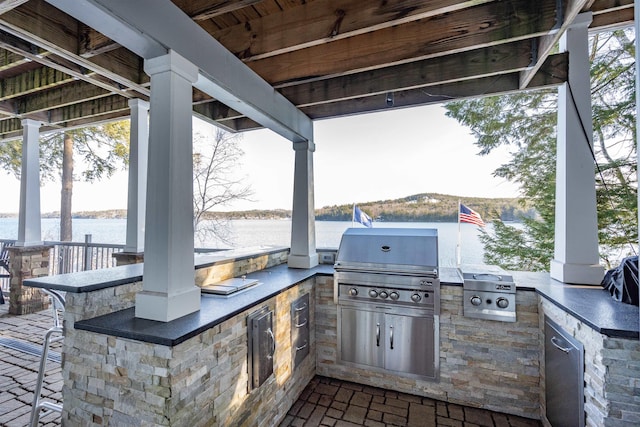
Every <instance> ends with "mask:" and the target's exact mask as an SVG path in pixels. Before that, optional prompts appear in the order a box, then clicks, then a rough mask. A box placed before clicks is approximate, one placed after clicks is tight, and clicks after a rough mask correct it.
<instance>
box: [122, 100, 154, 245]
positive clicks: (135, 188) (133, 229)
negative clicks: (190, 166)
mask: <svg viewBox="0 0 640 427" xmlns="http://www.w3.org/2000/svg"><path fill="white" fill-rule="evenodd" d="M129 107H130V108H131V132H130V133H131V139H130V144H129V193H128V199H127V242H126V244H125V247H124V251H125V252H129V253H137V254H139V253H141V252H143V251H144V227H145V222H144V217H145V206H146V192H147V155H148V152H149V103H148V102H147V101H144V100H142V99H130V100H129Z"/></svg>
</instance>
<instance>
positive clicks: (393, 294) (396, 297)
mask: <svg viewBox="0 0 640 427" xmlns="http://www.w3.org/2000/svg"><path fill="white" fill-rule="evenodd" d="M389 298H391V299H392V300H394V301H396V300H397V299H398V298H400V294H399V293H397V292H395V291H393V292H391V293H390V294H389Z"/></svg>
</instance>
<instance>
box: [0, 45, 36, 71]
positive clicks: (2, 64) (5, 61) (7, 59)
mask: <svg viewBox="0 0 640 427" xmlns="http://www.w3.org/2000/svg"><path fill="white" fill-rule="evenodd" d="M27 62H31V60H30V59H27V58H25V57H24V56H22V55H19V54H17V53H14V52H11V51H9V50H6V49H2V48H0V72H2V71H5V70H9V69H11V68H15V67H18V66H20V65H22V64H26V63H27Z"/></svg>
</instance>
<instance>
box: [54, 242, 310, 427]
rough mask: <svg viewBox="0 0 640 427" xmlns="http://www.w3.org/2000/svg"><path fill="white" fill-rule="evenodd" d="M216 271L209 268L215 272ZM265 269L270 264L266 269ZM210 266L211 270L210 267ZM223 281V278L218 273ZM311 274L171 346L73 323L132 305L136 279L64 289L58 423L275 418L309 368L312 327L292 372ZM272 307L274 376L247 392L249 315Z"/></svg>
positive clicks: (236, 268) (242, 265)
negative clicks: (298, 307) (301, 302)
mask: <svg viewBox="0 0 640 427" xmlns="http://www.w3.org/2000/svg"><path fill="white" fill-rule="evenodd" d="M287 253H288V252H287V251H284V252H278V253H274V254H270V255H261V256H257V257H254V258H248V259H243V260H237V261H233V262H230V263H222V264H220V265H214V266H212V267H207V268H204V269H201V270H204V271H206V274H205V275H204V276H203V277H209V278H211V277H219V278H228V277H233V276H237V275H240V274H245V273H249V272H252V271H254V270H257V269H261V268H263V267H262V266H272V265H277V264H279V263H281V262H283V260H284V261H286V256H287ZM218 268H219V269H220V270H221V271H215V270H216V269H218ZM264 268H266V267H264ZM208 270H212V271H208ZM220 280H223V279H220ZM313 281H314V280H313V279H310V280H307V281H305V282H303V283H300V284H298V285H297V286H295V287H293V288H291V289H289V290H287V291H286V292H283V293H282V294H280V295H278V296H276V297H274V298H271V299H270V300H268V301H266V302H265V303H263V304H260V305H259V306H256V307H253V308H251V309H249V310H247V311H245V312H243V313H241V314H239V315H237V316H235V317H233V318H232V319H229V320H227V321H225V322H223V323H222V324H220V325H217V326H216V327H214V328H212V329H210V330H208V331H205V332H203V333H202V334H200V335H199V336H197V337H194V338H191V339H189V340H187V341H185V342H183V343H181V344H179V345H177V346H175V347H167V346H162V345H155V344H150V343H143V342H138V341H134V340H129V339H125V338H119V337H114V336H107V335H102V334H96V333H91V332H87V331H81V330H76V329H75V328H74V323H75V322H76V321H80V320H83V319H90V318H93V317H96V316H100V315H104V314H108V313H111V312H115V311H119V310H123V309H126V308H129V307H132V306H133V305H134V302H135V295H136V293H137V292H139V291H140V290H141V289H142V282H137V283H131V284H127V285H122V286H118V287H114V288H107V289H102V290H97V291H93V292H87V293H67V303H66V311H65V316H64V327H65V340H64V352H63V364H62V375H63V380H64V386H63V391H62V394H63V402H64V405H63V414H62V420H63V424H64V425H71V426H75V425H78V426H80V425H82V426H85V425H132V426H135V425H150V424H154V425H155V424H157V425H166V426H182V425H188V426H189V427H191V426H198V425H201V426H216V425H238V426H241V425H246V426H254V425H265V426H266V425H276V424H277V421H278V419H279V418H282V417H284V415H285V414H286V412H287V411H288V409H289V408H290V407H291V405H292V404H293V402H294V401H295V399H296V398H297V397H298V395H299V394H300V393H301V392H302V390H303V389H304V387H305V386H306V384H307V383H308V382H309V381H310V380H311V378H313V376H314V375H315V365H316V360H315V331H314V330H313V329H311V331H310V334H311V337H310V340H311V342H310V352H309V356H307V358H306V359H305V360H304V361H303V363H302V364H301V365H300V366H299V367H298V368H297V369H296V370H295V372H293V354H292V348H291V335H290V333H291V314H290V304H291V302H292V301H294V300H295V299H296V298H298V297H299V296H300V295H302V294H304V293H310V306H311V310H310V317H311V319H310V320H311V322H312V324H313V321H314V317H315V313H314V311H313V307H314V306H315V296H314V294H313V292H311V291H312V289H313ZM265 305H266V306H269V307H270V308H271V309H274V310H275V313H274V332H275V334H276V342H277V343H278V345H277V348H276V353H275V356H274V376H272V377H271V378H269V379H268V380H267V382H266V383H265V384H263V385H262V386H261V387H260V388H259V389H257V390H253V391H252V392H251V393H248V392H247V384H248V373H247V334H248V332H247V320H246V318H247V315H248V314H249V313H251V312H253V311H254V310H257V309H259V308H260V307H263V306H265Z"/></svg>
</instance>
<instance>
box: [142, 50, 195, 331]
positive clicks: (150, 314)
mask: <svg viewBox="0 0 640 427" xmlns="http://www.w3.org/2000/svg"><path fill="white" fill-rule="evenodd" d="M144 68H145V72H146V73H147V74H149V75H150V76H151V118H150V124H151V131H150V137H149V164H148V175H147V180H148V182H149V183H150V185H149V186H148V188H147V206H146V229H147V232H146V233H145V245H144V247H145V256H144V257H145V260H144V261H145V262H144V279H143V290H142V291H141V292H140V293H139V294H138V295H137V296H136V317H139V318H144V319H150V320H158V321H162V322H169V321H171V320H174V319H177V318H179V317H182V316H185V315H187V314H190V313H193V312H196V311H198V310H199V309H200V288H198V287H197V286H195V270H194V245H193V155H192V129H191V120H192V118H191V111H192V84H193V83H194V82H195V81H196V80H197V78H198V69H197V68H196V67H195V66H194V65H193V64H191V63H190V62H189V61H187V60H186V59H184V58H183V57H181V56H180V55H178V54H176V53H175V52H173V51H170V52H169V53H168V54H167V55H164V56H160V57H157V58H152V59H148V60H145V64H144Z"/></svg>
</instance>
